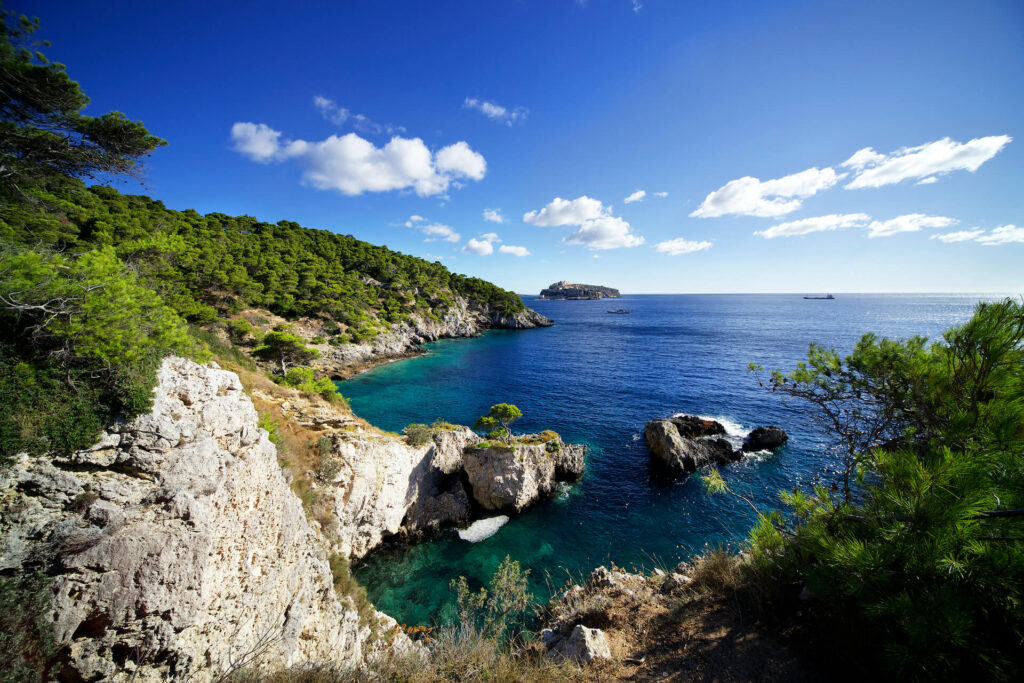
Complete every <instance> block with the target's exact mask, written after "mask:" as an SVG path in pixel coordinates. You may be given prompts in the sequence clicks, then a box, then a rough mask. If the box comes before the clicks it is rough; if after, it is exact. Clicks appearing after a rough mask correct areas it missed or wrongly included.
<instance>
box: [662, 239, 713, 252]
mask: <svg viewBox="0 0 1024 683" xmlns="http://www.w3.org/2000/svg"><path fill="white" fill-rule="evenodd" d="M712 246H713V245H712V244H711V242H708V241H700V242H698V241H694V240H688V239H686V238H684V237H677V238H676V239H674V240H666V241H664V242H658V243H657V244H655V245H654V248H655V249H657V250H658V251H660V252H662V253H664V254H672V255H673V256H679V255H681V254H692V253H693V252H695V251H704V250H705V249H710V248H711V247H712Z"/></svg>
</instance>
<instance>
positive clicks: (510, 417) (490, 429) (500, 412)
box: [473, 403, 523, 443]
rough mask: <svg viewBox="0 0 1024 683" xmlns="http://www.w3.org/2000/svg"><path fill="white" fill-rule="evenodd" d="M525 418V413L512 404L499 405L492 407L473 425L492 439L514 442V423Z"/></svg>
mask: <svg viewBox="0 0 1024 683" xmlns="http://www.w3.org/2000/svg"><path fill="white" fill-rule="evenodd" d="M522 416H523V411H521V410H519V408H518V407H517V406H514V405H512V404H511V403H498V404H497V405H493V406H491V409H490V410H489V411H487V414H486V415H481V416H480V417H478V418H477V419H476V422H474V423H473V429H476V430H478V431H481V432H486V433H487V437H488V438H490V439H501V440H502V441H504V442H505V443H511V442H512V429H511V427H512V423H513V422H515V421H516V420H518V419H519V418H521V417H522Z"/></svg>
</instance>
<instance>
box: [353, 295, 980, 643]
mask: <svg viewBox="0 0 1024 683" xmlns="http://www.w3.org/2000/svg"><path fill="white" fill-rule="evenodd" d="M524 300H525V301H526V304H527V305H528V306H531V307H533V308H535V309H536V310H538V311H540V312H541V313H544V314H545V315H547V316H549V317H551V318H552V319H554V320H555V321H556V325H555V326H554V327H551V328H546V329H539V330H526V331H516V332H504V331H502V332H497V331H496V332H489V333H487V334H485V335H484V336H482V337H480V338H477V339H460V340H450V341H441V342H436V343H433V344H429V345H427V350H428V353H427V354H426V355H425V356H422V357H419V358H415V359H411V360H405V361H400V362H397V363H391V364H388V365H385V366H382V367H379V368H376V369H374V370H372V371H370V372H367V373H364V374H362V375H359V376H357V377H355V378H353V379H351V380H348V381H345V382H341V383H340V384H339V386H340V389H341V391H342V393H343V394H345V395H346V396H348V397H349V398H350V399H351V401H352V407H353V409H354V410H355V411H356V413H357V414H359V415H360V416H362V417H364V418H366V419H367V420H369V421H370V422H372V423H373V424H375V425H377V426H379V427H382V428H384V429H387V430H394V431H400V430H401V429H402V427H404V426H405V425H407V424H409V423H410V422H427V423H429V422H432V421H433V420H434V419H436V418H438V417H442V418H444V419H446V420H448V421H451V422H456V423H463V424H472V422H473V421H474V420H475V419H476V417H477V416H479V415H481V414H483V413H485V412H486V411H487V409H488V407H489V406H490V405H492V404H494V403H499V402H509V403H515V404H516V405H518V406H519V407H520V408H521V409H522V411H523V413H524V418H523V419H522V420H521V421H520V422H518V423H517V424H516V425H515V429H516V431H520V432H527V431H535V430H540V429H554V430H556V431H558V432H560V433H561V434H562V435H563V437H564V438H566V439H567V440H569V441H573V442H582V443H586V444H587V445H588V446H589V451H588V453H587V472H586V475H585V476H584V478H583V480H582V481H581V482H580V483H578V484H576V485H574V486H572V487H566V488H565V489H564V490H562V491H560V493H559V495H558V496H556V497H555V498H554V499H552V500H548V501H544V502H541V503H539V504H537V505H535V506H533V507H531V508H529V509H527V510H526V511H525V512H524V513H523V514H521V515H518V516H516V517H514V518H513V519H512V520H510V522H509V523H508V524H506V525H505V526H503V527H502V528H501V529H500V530H499V531H498V532H497V533H496V534H495V535H493V536H491V537H490V538H487V539H486V540H484V541H481V542H479V543H469V542H467V541H463V540H461V539H460V538H459V537H458V536H457V534H456V532H455V531H447V532H444V533H442V534H441V535H440V536H438V537H436V538H435V539H433V540H430V541H427V542H424V543H420V544H417V545H415V546H412V547H394V548H383V549H381V550H378V551H376V552H375V553H373V554H372V555H371V556H370V557H369V558H367V559H366V560H365V561H364V562H363V563H362V564H361V565H360V566H358V567H357V568H356V576H357V577H358V578H359V580H360V582H361V583H363V585H365V586H366V588H367V590H368V592H369V595H370V598H371V599H372V600H373V602H374V604H376V605H377V607H378V609H381V610H383V611H385V612H387V613H388V614H391V615H392V616H394V617H395V618H396V619H398V620H399V621H400V622H405V623H408V624H431V623H436V622H441V621H445V620H446V619H448V618H449V617H450V616H451V608H452V605H451V594H450V591H449V587H448V586H449V583H450V581H451V580H452V579H453V578H456V577H457V576H459V575H465V576H466V577H468V578H469V579H470V581H471V583H475V584H482V583H483V582H485V581H486V580H487V579H488V578H489V577H490V575H491V574H492V573H493V572H494V570H495V569H496V568H497V566H498V564H499V563H500V562H501V560H502V559H503V558H504V557H505V555H510V556H511V557H512V558H513V559H516V560H519V561H520V563H521V564H522V565H524V566H525V567H528V568H530V569H531V571H532V574H531V578H532V583H531V588H532V589H533V591H534V592H535V594H536V595H537V596H538V597H541V598H543V597H546V595H547V592H548V586H549V585H551V586H554V587H557V586H560V585H561V584H562V583H564V581H565V580H566V579H567V578H568V577H569V576H572V577H578V576H580V575H582V574H586V573H588V572H589V571H590V569H592V568H593V567H595V566H596V565H598V564H602V563H607V562H609V561H614V562H616V563H618V564H619V565H620V566H631V565H637V566H640V565H644V566H647V567H651V566H653V565H654V564H655V562H660V563H662V564H666V565H671V564H674V563H675V562H677V561H678V560H680V559H682V558H684V557H687V556H690V555H692V554H693V553H695V552H699V551H700V550H701V549H702V548H704V547H706V546H707V545H709V544H718V543H726V544H728V543H735V542H737V541H738V540H740V539H742V537H743V536H744V534H745V533H746V531H747V529H748V528H749V527H750V525H751V522H752V516H753V513H752V511H751V510H750V509H749V508H745V506H744V504H743V503H738V502H737V501H735V500H734V499H732V498H730V497H728V496H714V497H711V496H708V495H706V494H705V493H704V492H703V490H702V488H701V486H700V484H699V482H698V481H697V480H696V478H692V477H691V478H684V479H679V480H674V481H673V480H665V479H663V478H661V477H659V476H656V475H655V474H654V473H652V472H651V470H650V467H649V462H648V460H649V456H648V452H647V448H646V446H645V445H644V442H643V426H644V423H645V422H646V421H647V420H649V419H652V418H654V417H663V416H667V415H671V414H673V413H678V412H686V413H691V414H697V415H707V416H712V417H715V418H717V419H719V420H722V421H723V422H724V423H726V424H727V425H731V426H732V427H733V429H734V430H735V431H736V433H737V434H740V433H742V431H744V430H749V429H751V428H753V427H755V426H758V425H765V424H779V425H782V426H783V427H785V428H786V429H787V431H788V432H789V434H790V442H789V444H787V446H785V447H784V448H782V449H780V450H779V451H777V452H776V453H774V454H772V455H769V456H764V457H750V458H747V459H745V460H743V461H741V462H739V463H736V464H734V465H730V466H728V467H726V468H723V475H724V476H725V478H726V479H727V480H728V481H729V483H730V485H731V486H732V487H734V488H735V489H736V490H738V491H741V492H743V493H745V494H746V495H748V496H750V497H751V498H753V500H754V501H755V502H756V503H757V504H758V505H759V506H763V507H768V506H775V505H777V492H778V491H779V490H780V489H783V488H791V487H793V486H794V485H805V484H808V483H810V482H814V481H820V480H828V479H829V478H830V477H832V476H833V475H834V472H835V470H836V466H835V462H834V461H833V459H832V458H831V456H829V455H828V453H827V443H825V442H824V441H823V436H822V435H821V434H819V433H818V432H816V430H815V428H814V427H813V425H812V424H811V423H810V421H809V420H808V418H807V416H806V415H805V414H804V413H803V411H802V406H799V405H793V404H787V403H785V402H783V400H782V399H781V397H778V396H776V395H773V394H771V393H769V392H766V391H764V390H763V389H761V388H759V387H758V385H757V382H756V381H755V380H754V378H753V377H752V376H751V375H749V374H748V373H747V371H746V367H747V364H748V363H749V362H751V361H754V362H758V363H761V364H762V365H764V367H765V368H780V369H789V368H791V367H792V366H793V365H794V364H795V363H796V362H797V361H799V360H800V359H802V358H803V357H805V356H806V353H807V346H808V344H809V343H810V342H812V341H817V342H821V343H824V344H827V345H831V346H834V347H835V348H836V349H838V350H840V351H843V352H847V351H849V350H850V349H851V348H852V346H853V344H854V343H855V342H856V340H857V339H859V337H860V335H861V334H862V333H864V332H869V331H870V332H875V333H877V334H879V335H883V336H889V337H907V336H911V335H915V334H922V335H925V336H929V337H937V336H938V335H940V334H941V332H942V331H944V330H945V329H946V328H948V327H950V326H951V325H953V324H956V323H959V322H963V321H964V320H966V319H967V318H969V317H970V314H971V312H972V309H973V307H974V305H975V303H976V301H977V297H963V296H920V295H884V296H880V295H842V296H839V297H838V298H837V299H835V300H834V301H805V300H803V299H802V298H801V297H800V296H794V295H637V296H625V297H623V298H622V299H618V300H615V301H613V302H611V303H609V301H607V300H606V301H603V302H601V301H538V300H535V299H533V298H531V297H524ZM620 307H621V308H627V309H632V311H633V313H632V314H631V315H609V314H607V313H606V310H607V309H608V308H620Z"/></svg>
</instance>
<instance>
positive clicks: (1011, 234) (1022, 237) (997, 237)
mask: <svg viewBox="0 0 1024 683" xmlns="http://www.w3.org/2000/svg"><path fill="white" fill-rule="evenodd" d="M978 242H980V243H982V244H987V245H989V246H994V245H997V244H1010V243H1013V242H1022V243H1024V227H1017V226H1016V225H1003V226H1000V227H998V228H993V229H992V231H991V232H989V233H988V234H987V235H983V236H981V237H979V238H978Z"/></svg>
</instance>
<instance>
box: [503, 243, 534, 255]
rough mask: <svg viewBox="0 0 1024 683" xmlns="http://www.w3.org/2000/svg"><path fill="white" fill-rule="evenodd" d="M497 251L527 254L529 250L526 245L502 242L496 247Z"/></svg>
mask: <svg viewBox="0 0 1024 683" xmlns="http://www.w3.org/2000/svg"><path fill="white" fill-rule="evenodd" d="M498 251H500V252H501V253H502V254H512V255H513V256H529V255H530V250H529V249H527V248H526V247H517V246H514V245H512V244H503V245H501V246H500V247H498Z"/></svg>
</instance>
